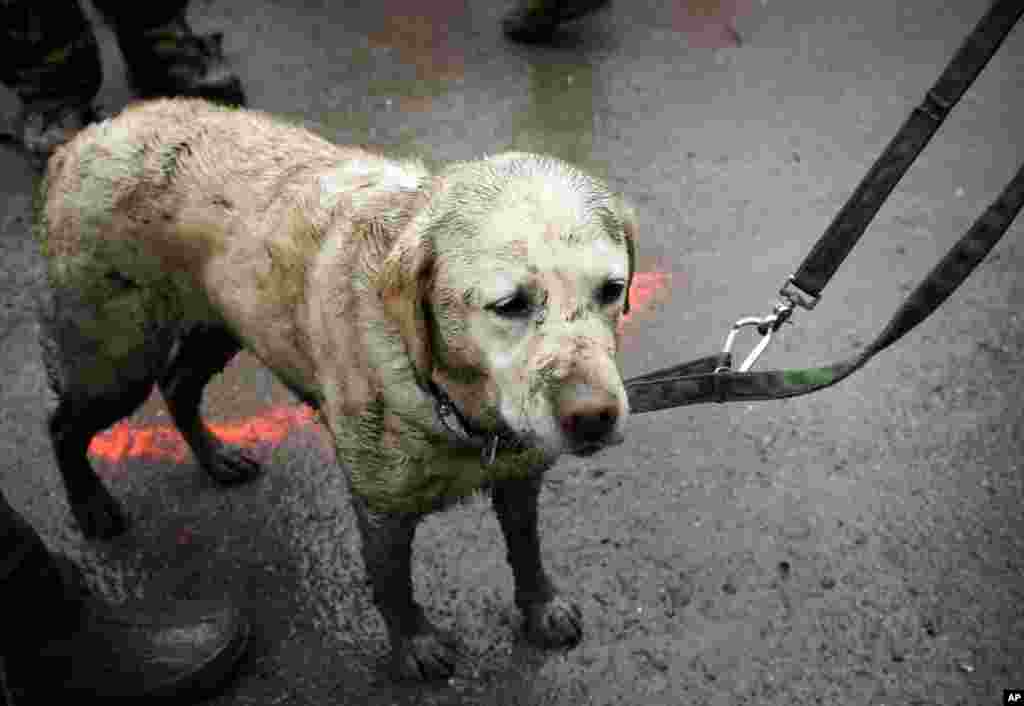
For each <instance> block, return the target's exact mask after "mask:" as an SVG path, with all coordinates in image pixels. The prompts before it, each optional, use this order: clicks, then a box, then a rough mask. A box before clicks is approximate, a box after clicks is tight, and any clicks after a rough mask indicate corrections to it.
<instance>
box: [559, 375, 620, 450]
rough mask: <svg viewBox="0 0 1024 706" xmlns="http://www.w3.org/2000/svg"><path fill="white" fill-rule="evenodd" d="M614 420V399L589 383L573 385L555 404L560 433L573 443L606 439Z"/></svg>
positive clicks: (596, 442)
mask: <svg viewBox="0 0 1024 706" xmlns="http://www.w3.org/2000/svg"><path fill="white" fill-rule="evenodd" d="M618 420H619V404H618V400H616V399H615V397H613V396H612V395H611V394H609V393H607V392H604V391H601V390H594V389H593V388H591V387H590V386H589V385H577V386H575V388H574V389H573V390H572V393H571V394H569V395H567V396H565V397H563V399H562V400H561V404H560V405H559V410H558V421H559V424H560V425H561V427H562V433H564V434H565V436H566V438H567V439H568V440H569V441H570V442H571V443H572V444H573V445H574V446H583V445H593V444H603V443H606V442H607V441H608V440H609V438H610V436H611V434H612V432H613V431H614V430H615V424H616V422H618Z"/></svg>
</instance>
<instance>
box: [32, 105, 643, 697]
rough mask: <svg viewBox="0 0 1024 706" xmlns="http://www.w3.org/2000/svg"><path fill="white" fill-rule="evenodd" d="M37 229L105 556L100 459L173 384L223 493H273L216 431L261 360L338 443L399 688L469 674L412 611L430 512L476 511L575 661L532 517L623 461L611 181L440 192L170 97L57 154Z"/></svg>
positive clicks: (54, 352)
mask: <svg viewBox="0 0 1024 706" xmlns="http://www.w3.org/2000/svg"><path fill="white" fill-rule="evenodd" d="M37 231H38V235H39V238H40V240H41V246H42V249H43V252H44V255H45V256H46V258H47V262H48V277H49V285H50V286H49V288H48V289H47V291H46V294H45V296H44V300H43V302H42V306H41V310H40V314H41V315H40V321H41V337H40V340H41V345H42V351H43V358H44V362H45V364H46V368H47V372H48V376H49V380H50V384H51V388H52V392H53V396H52V400H51V405H50V409H49V432H50V436H51V439H52V442H53V447H54V451H55V455H56V460H57V463H58V466H59V468H60V471H61V474H62V477H63V481H64V484H65V487H66V490H67V493H68V498H69V502H70V505H71V508H72V511H73V515H74V517H75V519H76V521H77V523H78V524H79V526H80V527H81V529H82V530H83V532H84V533H85V534H86V535H88V536H94V537H110V536H114V535H116V534H118V533H120V532H122V531H124V529H125V528H126V517H125V515H124V513H123V511H122V510H121V508H120V507H119V505H118V503H117V502H116V501H115V500H114V498H113V497H112V496H111V494H110V493H109V491H108V490H107V489H106V488H105V487H104V486H103V484H102V483H101V482H100V480H99V479H98V478H97V476H96V474H95V472H94V471H93V469H92V468H91V466H90V464H89V461H88V459H87V455H86V451H87V448H88V445H89V442H90V440H91V439H92V437H93V435H94V434H95V433H96V432H98V431H100V430H102V429H104V428H106V427H108V426H109V425H111V424H113V423H114V422H116V421H118V420H119V419H121V418H123V417H125V416H128V415H130V414H131V413H132V412H133V411H134V410H135V409H136V408H137V407H138V406H139V405H140V404H141V403H142V402H143V401H145V400H146V398H147V397H148V396H149V394H150V392H151V390H152V387H153V385H154V384H156V385H157V386H158V387H159V389H160V391H161V393H162V395H163V397H164V399H165V400H166V403H167V405H168V408H169V410H170V412H171V415H172V417H173V419H174V422H175V424H176V425H177V427H178V429H180V430H181V433H182V434H183V435H184V437H185V439H186V441H187V442H188V444H189V446H190V448H191V449H192V451H193V453H194V454H195V456H196V458H197V459H198V461H199V464H200V465H201V466H202V467H203V468H204V469H205V470H206V471H207V472H208V473H210V475H211V476H213V477H214V478H215V479H217V480H218V481H221V482H224V483H230V482H236V481H242V480H245V479H248V478H251V477H252V476H254V475H255V474H256V473H257V472H258V470H259V467H258V464H257V463H256V462H255V461H254V460H253V459H252V458H250V457H249V456H248V455H247V454H246V452H245V450H244V449H242V448H237V447H235V446H232V445H230V444H228V443H226V442H223V441H221V440H219V439H217V438H216V437H215V436H214V435H213V434H211V433H210V431H209V430H208V428H207V427H206V425H205V424H204V423H203V421H202V419H201V418H200V415H199V407H200V401H201V396H202V391H203V387H204V386H205V385H206V383H207V382H208V381H209V380H210V378H211V377H212V376H213V375H214V374H216V373H217V372H219V371H220V370H222V369H223V367H224V366H225V365H226V364H227V363H228V362H229V361H230V359H231V358H232V356H233V355H234V354H235V353H236V352H237V351H238V350H239V349H240V348H242V347H245V348H247V349H248V350H250V351H251V352H253V353H254V354H255V355H256V356H257V357H258V358H259V359H260V360H261V361H262V362H263V363H264V364H266V365H267V366H268V367H269V368H270V369H271V370H273V371H274V373H275V374H276V375H277V377H278V378H279V379H280V380H281V381H282V382H283V383H284V384H285V385H286V386H287V387H288V388H290V389H291V390H292V391H293V392H294V393H295V394H296V395H297V396H298V397H299V398H300V399H301V400H303V401H304V402H306V403H308V404H310V405H311V406H313V407H314V408H315V409H316V410H318V412H319V417H320V420H321V421H322V423H323V424H324V425H325V426H326V428H327V430H328V431H329V433H330V436H331V438H332V440H333V442H334V446H335V449H336V454H337V459H338V461H339V466H340V467H341V468H343V469H345V472H346V474H347V478H348V482H349V487H350V489H351V494H352V504H353V506H354V508H355V511H356V514H357V518H358V524H359V527H360V531H361V534H362V539H363V546H362V549H363V556H364V559H365V563H366V569H367V572H368V574H369V577H370V579H371V583H372V585H373V592H374V600H375V603H376V605H377V606H378V608H379V609H380V611H381V613H382V615H383V616H384V618H385V621H386V623H387V627H388V632H389V637H390V640H391V645H392V656H393V660H394V667H395V669H396V670H397V672H398V674H399V675H400V676H404V677H413V678H440V677H445V676H447V675H448V674H450V673H451V671H452V668H453V662H452V658H453V654H454V653H453V649H452V644H451V642H450V640H449V639H448V638H446V637H444V636H443V635H442V633H441V632H439V631H438V630H437V629H435V628H434V626H433V625H431V623H430V622H428V620H427V619H426V617H425V616H424V614H423V611H422V609H421V608H420V606H419V605H418V604H417V603H416V602H415V600H414V599H413V593H412V581H411V569H410V559H411V546H412V539H413V534H414V532H415V529H416V524H417V522H418V521H419V520H420V518H421V517H422V516H423V515H424V514H425V513H428V512H431V511H433V510H436V509H439V508H441V507H443V506H444V505H445V504H447V503H448V502H450V501H452V500H453V499H456V498H458V497H462V496H465V495H467V494H469V493H472V492H474V491H475V490H476V489H478V488H481V487H487V488H489V490H490V492H491V495H492V498H493V503H494V508H495V511H496V513H497V516H498V519H499V521H500V524H501V527H502V530H503V533H504V535H505V538H506V543H507V549H508V558H509V561H510V563H511V565H512V568H513V573H514V577H515V586H516V590H515V597H516V603H517V605H518V606H519V608H520V609H521V610H522V611H523V614H524V620H525V628H526V631H527V634H528V636H529V637H530V638H531V639H532V640H533V641H534V642H537V643H539V644H543V645H549V646H566V645H572V644H575V643H576V642H577V641H578V640H579V639H580V636H581V621H580V617H581V616H580V611H579V609H578V608H577V607H576V605H575V604H574V603H573V602H572V601H570V600H569V599H568V598H567V597H565V596H563V595H562V594H560V593H559V591H558V590H557V588H556V587H555V585H554V584H553V582H552V581H551V580H550V579H549V577H548V575H547V573H546V571H545V570H544V567H543V566H542V564H541V557H540V543H539V537H538V533H537V495H538V491H539V489H540V483H541V478H542V475H543V472H544V470H546V469H547V468H549V467H550V466H551V465H552V464H553V463H554V462H555V460H556V459H557V458H558V456H559V455H561V454H563V453H576V454H589V453H592V452H594V451H595V450H598V449H600V448H602V447H603V446H606V445H608V444H612V443H617V442H618V441H620V440H621V438H622V434H621V429H622V425H623V423H624V421H625V419H626V417H627V415H628V412H629V410H628V404H627V400H626V393H625V390H624V388H623V384H622V380H621V378H620V375H619V372H618V369H617V366H616V363H615V354H616V350H617V347H618V343H619V341H618V327H617V324H618V322H619V319H620V316H621V314H622V313H624V312H625V311H626V309H627V307H628V301H627V296H628V291H629V284H630V281H631V278H632V273H633V259H634V258H633V252H634V250H633V247H634V246H633V244H634V241H635V235H636V225H635V221H634V217H633V214H632V212H631V210H630V209H629V207H628V206H627V205H625V204H624V202H623V201H622V200H621V199H620V198H619V197H618V196H616V195H614V194H612V193H610V192H609V191H608V189H607V188H606V187H605V185H604V184H602V183H601V182H600V181H599V180H597V179H594V178H592V177H590V176H587V175H586V174H584V173H582V172H580V171H578V170H576V169H574V168H573V167H571V166H569V165H567V164H565V163H563V162H560V161H558V160H556V159H553V158H548V157H541V156H537V155H532V154H526V153H505V154H500V155H497V156H493V157H490V158H486V159H482V160H478V161H472V162H463V163H457V164H453V165H450V166H449V167H447V168H445V169H443V170H441V171H439V172H437V173H430V172H429V171H428V170H427V169H426V168H425V167H424V166H423V165H422V164H419V163H416V162H396V161H391V160H388V159H385V158H383V157H380V156H377V155H375V154H373V153H371V152H368V151H365V150H363V149H360V148H355V147H339V146H336V145H333V144H330V143H329V142H327V141H325V140H323V139H321V138H319V137H317V136H315V135H313V134H312V133H310V132H308V131H306V130H304V129H302V128H300V127H297V126H292V125H288V124H285V123H283V122H279V121H277V120H275V119H273V118H271V117H269V116H267V115H265V114H262V113H259V112H256V111H249V110H239V109H229V108H221V107H217V106H213V105H210V104H207V103H204V102H202V101H198V100H191V99H165V100H157V101H150V102H146V103H141V104H137V105H135V106H131V107H129V108H128V109H127V110H125V111H124V112H123V113H122V114H121V115H119V116H118V117H116V118H113V119H110V120H106V121H103V122H102V123H99V124H96V125H93V126H91V127H90V128H88V129H86V130H84V131H83V132H82V133H80V135H79V136H78V137H77V138H76V139H74V140H73V141H72V142H71V143H69V144H68V145H66V146H65V147H63V148H61V149H60V150H58V151H57V152H56V153H55V155H54V156H53V157H52V158H51V160H50V162H49V165H48V170H47V173H46V175H45V177H44V179H43V182H42V184H41V189H40V192H39V202H38V205H37ZM439 391H442V392H443V393H444V394H445V395H447V397H448V398H449V399H450V402H451V403H452V405H453V407H454V409H455V410H456V417H457V419H458V421H459V422H460V423H461V426H462V427H463V429H462V430H461V431H460V430H458V429H452V428H450V425H446V424H445V423H443V421H442V419H441V417H440V415H439V413H438V407H437V401H438V394H439ZM498 435H500V438H501V439H503V440H504V441H503V443H502V444H501V445H499V446H498V450H497V453H496V456H495V458H494V462H493V463H492V464H490V465H487V464H485V463H483V462H482V460H481V445H483V446H486V445H487V439H493V438H497V436H498ZM510 439H511V440H512V441H511V442H509V441H508V440H510Z"/></svg>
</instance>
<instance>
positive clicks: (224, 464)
mask: <svg viewBox="0 0 1024 706" xmlns="http://www.w3.org/2000/svg"><path fill="white" fill-rule="evenodd" d="M239 349H240V346H239V343H238V341H237V339H235V337H234V336H233V335H231V333H230V332H228V331H227V330H225V329H223V328H221V327H217V326H197V327H195V328H193V329H192V330H190V331H188V332H187V333H186V334H185V335H184V336H182V337H181V339H179V341H178V343H177V345H176V347H175V349H174V351H173V352H172V354H171V358H170V361H169V362H168V365H167V368H166V369H165V370H164V373H163V374H162V375H161V376H160V378H159V381H158V382H159V385H160V392H161V394H163V396H164V400H165V401H166V402H167V406H168V408H169V409H170V410H171V416H172V417H173V418H174V423H175V425H177V427H178V430H179V431H180V432H181V434H182V436H184V437H185V440H186V441H187V442H188V445H189V447H190V448H191V449H192V453H194V454H195V455H196V459H197V460H198V461H199V465H200V466H202V467H203V470H205V471H206V472H207V473H209V474H210V476H211V477H212V478H213V479H214V480H216V481H217V482H218V483H224V484H231V483H240V482H242V481H246V480H249V479H251V478H253V477H255V476H256V475H258V474H259V472H260V465H259V462H257V461H256V460H255V459H253V458H251V457H250V456H249V455H248V454H247V453H246V452H245V450H244V449H241V448H239V447H237V446H233V445H231V444H229V443H227V442H225V441H222V440H220V439H218V438H217V437H216V436H215V435H214V434H213V433H212V432H211V431H210V429H209V428H208V427H207V426H206V424H205V423H204V422H203V419H202V416H201V415H200V411H199V409H200V404H201V403H202V398H203V388H204V387H205V386H206V383H208V382H209V381H210V378H212V377H213V376H214V375H216V374H217V373H219V372H221V371H222V370H223V369H224V366H225V365H227V364H228V362H230V360H231V359H232V358H233V357H234V355H235V353H237V352H238V350H239Z"/></svg>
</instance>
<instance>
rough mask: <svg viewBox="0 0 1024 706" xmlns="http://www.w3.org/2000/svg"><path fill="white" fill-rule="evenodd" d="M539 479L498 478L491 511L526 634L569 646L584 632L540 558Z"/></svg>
mask: <svg viewBox="0 0 1024 706" xmlns="http://www.w3.org/2000/svg"><path fill="white" fill-rule="evenodd" d="M540 484H541V479H540V478H539V477H537V478H528V479H522V480H505V481H498V482H496V483H495V484H494V489H493V497H494V510H495V512H496V513H497V514H498V520H499V522H500V523H501V529H502V532H503V533H504V534H505V544H506V545H507V549H508V561H509V563H510V564H511V565H512V573H513V574H514V575H515V581H516V605H517V606H519V610H521V611H522V613H523V617H524V618H525V619H526V635H527V637H528V638H529V639H530V641H531V642H533V643H535V644H538V645H541V646H543V647H571V646H572V645H575V644H576V643H577V642H579V641H580V637H581V636H582V634H583V627H582V623H583V620H582V616H581V614H580V609H579V607H578V606H577V605H576V604H575V603H573V602H572V601H570V600H569V599H568V598H566V597H565V596H563V595H561V594H560V593H559V591H558V589H557V588H556V587H555V585H554V584H553V583H552V582H551V579H550V578H549V577H548V575H547V572H546V571H545V570H544V565H543V563H542V562H541V558H540V536H539V534H538V532H537V496H538V495H539V493H540Z"/></svg>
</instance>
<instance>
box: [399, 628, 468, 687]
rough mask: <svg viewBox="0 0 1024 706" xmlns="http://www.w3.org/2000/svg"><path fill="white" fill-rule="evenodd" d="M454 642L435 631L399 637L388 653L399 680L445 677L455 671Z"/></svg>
mask: <svg viewBox="0 0 1024 706" xmlns="http://www.w3.org/2000/svg"><path fill="white" fill-rule="evenodd" d="M455 657H456V652H455V641H454V640H453V639H452V637H451V636H450V635H446V634H445V633H442V632H440V631H437V630H430V631H428V632H422V633H420V634H418V635H413V636H410V637H406V638H403V639H402V640H401V641H400V642H399V643H398V644H397V645H396V646H395V649H394V652H393V654H392V660H393V668H394V670H395V675H396V676H397V677H398V678H399V679H412V680H416V681H431V680H435V679H447V678H448V677H450V676H451V675H452V672H454V671H455Z"/></svg>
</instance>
